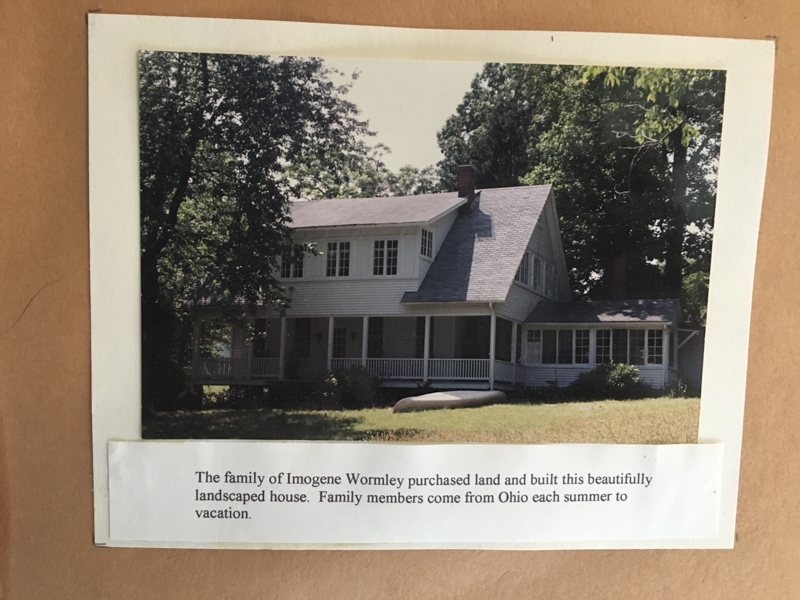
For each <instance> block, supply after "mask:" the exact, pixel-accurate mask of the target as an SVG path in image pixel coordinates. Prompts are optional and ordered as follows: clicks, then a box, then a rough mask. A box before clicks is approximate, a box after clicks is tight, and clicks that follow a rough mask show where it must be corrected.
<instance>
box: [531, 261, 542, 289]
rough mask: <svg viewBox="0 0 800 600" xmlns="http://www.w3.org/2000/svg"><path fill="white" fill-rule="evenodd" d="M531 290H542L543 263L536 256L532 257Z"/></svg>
mask: <svg viewBox="0 0 800 600" xmlns="http://www.w3.org/2000/svg"><path fill="white" fill-rule="evenodd" d="M532 283H533V288H534V289H536V290H539V291H541V290H543V289H544V261H543V260H542V259H541V258H539V257H538V256H534V257H533V282H532Z"/></svg>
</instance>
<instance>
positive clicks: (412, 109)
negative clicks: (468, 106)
mask: <svg viewBox="0 0 800 600" xmlns="http://www.w3.org/2000/svg"><path fill="white" fill-rule="evenodd" d="M325 63H326V64H327V65H329V66H331V67H334V68H335V69H337V70H339V71H342V72H343V73H344V74H345V75H344V76H343V77H337V78H336V79H334V81H336V82H338V83H346V82H348V81H350V74H351V73H353V72H354V71H359V72H360V75H359V77H358V79H357V80H356V81H355V82H354V85H353V88H352V89H351V91H350V93H349V94H347V96H346V97H347V99H348V100H350V101H351V102H353V103H354V104H356V105H357V106H358V107H359V108H360V109H361V115H360V117H361V118H362V119H366V120H368V121H369V124H370V129H371V130H372V131H374V132H376V134H377V135H376V136H375V137H371V138H369V141H370V143H373V144H374V143H382V144H384V145H386V146H388V147H389V148H390V149H391V151H392V152H391V154H387V155H386V156H384V157H383V162H384V163H385V164H386V166H387V167H388V168H389V169H391V170H392V171H397V170H398V169H399V168H400V167H402V166H404V165H412V166H414V167H419V168H422V167H427V166H429V165H433V164H435V163H437V162H438V161H439V160H441V159H442V158H443V157H442V154H441V152H439V146H438V144H437V143H436V132H438V131H439V130H440V129H441V128H442V126H443V125H444V123H445V121H446V120H447V118H448V117H449V116H450V115H452V114H453V113H455V110H456V107H457V106H458V105H459V104H460V103H461V101H462V100H463V98H464V94H465V93H466V92H467V91H468V90H469V88H470V84H471V83H472V80H473V78H474V77H475V75H477V74H478V72H479V71H480V70H481V68H482V67H483V63H468V62H431V61H400V60H364V59H333V58H326V59H325Z"/></svg>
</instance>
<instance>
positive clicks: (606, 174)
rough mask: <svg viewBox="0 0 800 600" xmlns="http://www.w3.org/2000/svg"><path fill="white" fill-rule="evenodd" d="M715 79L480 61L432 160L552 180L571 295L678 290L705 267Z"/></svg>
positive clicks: (514, 178) (716, 117)
mask: <svg viewBox="0 0 800 600" xmlns="http://www.w3.org/2000/svg"><path fill="white" fill-rule="evenodd" d="M603 74H605V75H606V77H600V75H603ZM723 88H724V74H722V73H719V72H711V71H687V70H664V69H662V70H652V69H651V70H636V69H605V68H594V67H572V66H559V65H511V64H510V65H498V64H487V65H486V66H485V67H484V70H483V72H482V73H481V74H479V75H478V76H477V77H476V78H475V81H474V82H473V85H472V89H471V90H470V91H469V92H468V93H467V94H466V95H465V97H464V101H463V102H462V104H461V105H460V106H459V107H458V109H457V111H456V113H455V114H454V115H453V116H452V117H451V118H450V119H449V120H448V121H447V123H446V125H445V127H444V128H443V129H442V131H441V132H440V134H439V144H440V148H441V149H442V152H443V153H444V155H445V159H444V160H443V161H442V162H441V163H440V167H441V168H443V169H444V170H447V169H450V168H451V167H452V165H453V163H458V162H461V163H464V162H471V163H472V164H475V165H476V166H477V167H478V168H479V169H488V171H489V175H488V176H484V177H483V181H482V185H483V186H484V187H496V186H505V185H516V184H518V183H524V184H531V185H533V184H552V185H553V187H554V191H555V195H556V198H557V201H558V209H559V216H560V219H561V232H562V238H563V240H564V245H565V252H566V255H567V264H568V265H569V267H570V279H571V285H572V288H573V292H574V294H575V295H576V296H578V297H585V298H588V299H604V298H636V297H639V298H648V297H650V298H659V297H671V298H675V297H679V295H680V294H681V286H682V273H684V272H686V273H689V272H707V270H708V265H709V263H708V257H709V256H710V246H711V239H712V231H713V207H714V199H715V196H716V163H717V157H718V153H719V131H720V126H721V119H722V90H723ZM676 103H677V104H676ZM499 175H500V176H499ZM442 179H443V180H446V176H445V174H444V173H443V174H442ZM448 183H449V185H450V186H451V188H452V187H453V182H449V181H448Z"/></svg>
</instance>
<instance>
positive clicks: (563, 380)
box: [525, 365, 664, 388]
mask: <svg viewBox="0 0 800 600" xmlns="http://www.w3.org/2000/svg"><path fill="white" fill-rule="evenodd" d="M592 368H593V367H592V366H590V365H528V366H526V367H525V385H526V386H527V387H547V386H550V385H557V386H559V387H561V386H565V385H569V384H570V383H572V382H573V381H575V380H576V379H577V378H578V376H579V375H580V374H581V373H586V372H587V371H591V370H592ZM636 368H637V369H639V381H641V382H642V383H646V384H647V385H650V386H653V387H654V388H663V387H664V368H663V367H662V366H661V365H652V366H644V365H641V366H637V367H636Z"/></svg>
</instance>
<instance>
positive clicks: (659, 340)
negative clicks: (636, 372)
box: [647, 329, 664, 365]
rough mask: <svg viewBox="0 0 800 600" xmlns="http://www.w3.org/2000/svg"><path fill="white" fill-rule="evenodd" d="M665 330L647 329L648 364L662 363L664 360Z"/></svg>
mask: <svg viewBox="0 0 800 600" xmlns="http://www.w3.org/2000/svg"><path fill="white" fill-rule="evenodd" d="M663 344H664V332H663V331H661V330H660V329H649V330H648V331H647V364H649V365H660V364H663V362H664V345H663Z"/></svg>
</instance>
